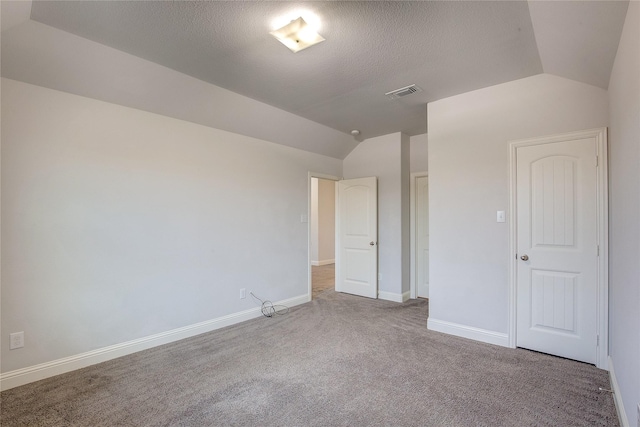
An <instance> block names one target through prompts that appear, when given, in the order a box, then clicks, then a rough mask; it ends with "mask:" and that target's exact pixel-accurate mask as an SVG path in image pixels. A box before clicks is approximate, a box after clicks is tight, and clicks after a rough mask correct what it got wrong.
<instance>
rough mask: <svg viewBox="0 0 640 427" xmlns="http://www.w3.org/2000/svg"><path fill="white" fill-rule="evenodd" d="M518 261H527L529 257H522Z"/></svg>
mask: <svg viewBox="0 0 640 427" xmlns="http://www.w3.org/2000/svg"><path fill="white" fill-rule="evenodd" d="M520 259H521V260H523V261H529V255H522V256H521V257H520Z"/></svg>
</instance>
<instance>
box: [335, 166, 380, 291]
mask: <svg viewBox="0 0 640 427" xmlns="http://www.w3.org/2000/svg"><path fill="white" fill-rule="evenodd" d="M377 196H378V188H377V179H376V178H375V177H368V178H358V179H347V180H342V181H340V182H338V195H337V201H338V206H337V208H336V291H338V292H345V293H350V294H354V295H360V296H364V297H369V298H377V297H378V280H377V279H378V277H377V276H378V210H377V209H378V197H377Z"/></svg>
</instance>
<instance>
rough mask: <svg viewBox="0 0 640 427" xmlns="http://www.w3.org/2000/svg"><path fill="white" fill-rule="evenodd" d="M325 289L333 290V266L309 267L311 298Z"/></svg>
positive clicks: (314, 297)
mask: <svg viewBox="0 0 640 427" xmlns="http://www.w3.org/2000/svg"><path fill="white" fill-rule="evenodd" d="M327 289H335V264H327V265H320V266H311V298H312V299H316V298H317V297H318V295H319V294H320V293H321V292H324V291H326V290H327Z"/></svg>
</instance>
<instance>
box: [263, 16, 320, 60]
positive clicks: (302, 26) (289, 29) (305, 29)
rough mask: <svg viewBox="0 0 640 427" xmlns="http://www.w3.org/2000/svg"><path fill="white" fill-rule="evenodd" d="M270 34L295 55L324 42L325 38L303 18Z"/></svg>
mask: <svg viewBox="0 0 640 427" xmlns="http://www.w3.org/2000/svg"><path fill="white" fill-rule="evenodd" d="M269 34H271V35H272V36H273V37H275V38H276V39H278V40H279V41H280V43H282V44H283V45H285V46H286V47H288V48H289V49H290V50H291V51H292V52H293V53H296V52H299V51H301V50H302V49H306V48H308V47H310V46H313V45H314V44H318V43H320V42H322V41H324V38H323V37H322V36H321V35H320V34H318V33H317V32H316V30H315V29H313V28H312V27H311V26H310V25H309V24H307V23H306V22H305V20H304V19H302V17H298V18H296V19H294V20H292V21H291V22H289V23H288V24H287V25H285V26H284V27H281V28H278V29H277V30H275V31H271V32H270V33H269Z"/></svg>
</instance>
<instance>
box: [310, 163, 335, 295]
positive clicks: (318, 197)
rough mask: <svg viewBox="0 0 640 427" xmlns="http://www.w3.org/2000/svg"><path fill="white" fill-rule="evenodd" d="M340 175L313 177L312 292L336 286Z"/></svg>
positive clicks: (324, 290) (311, 187)
mask: <svg viewBox="0 0 640 427" xmlns="http://www.w3.org/2000/svg"><path fill="white" fill-rule="evenodd" d="M335 186H336V179H335V178H333V177H331V178H329V177H323V176H315V175H312V176H311V177H310V190H309V262H310V270H311V277H310V288H311V289H310V296H311V299H316V298H317V297H318V295H320V294H321V293H323V292H326V291H331V290H335V235H336V228H335V220H336V211H335V209H336V208H335V206H336V199H335V198H336V189H335Z"/></svg>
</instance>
